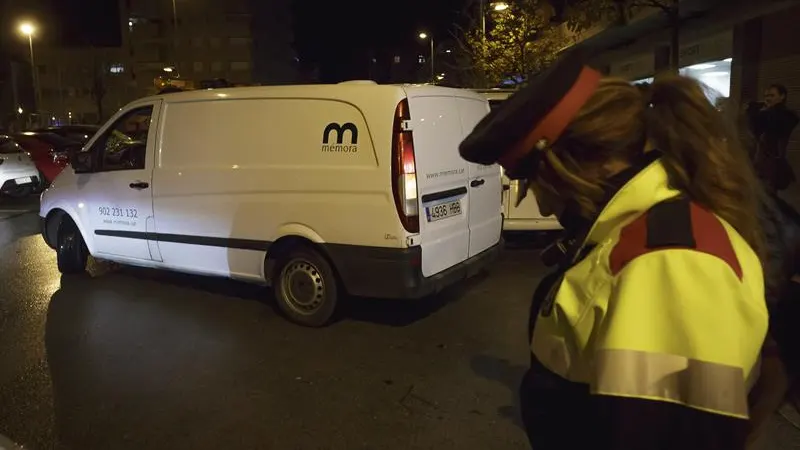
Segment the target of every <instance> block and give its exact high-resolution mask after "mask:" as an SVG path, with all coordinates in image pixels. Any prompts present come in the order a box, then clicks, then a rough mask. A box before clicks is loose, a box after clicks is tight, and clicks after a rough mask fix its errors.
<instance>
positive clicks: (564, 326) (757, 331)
mask: <svg viewBox="0 0 800 450" xmlns="http://www.w3.org/2000/svg"><path fill="white" fill-rule="evenodd" d="M460 152H461V155H462V156H463V157H464V158H465V159H466V160H468V161H471V162H475V163H480V164H494V163H499V164H501V165H502V166H503V168H504V169H505V173H506V174H507V175H509V176H510V177H511V178H512V179H518V180H521V181H523V182H524V183H527V184H529V185H530V189H531V191H532V192H533V193H534V195H535V197H536V201H537V202H538V203H539V207H540V209H541V210H542V213H543V214H549V213H554V214H556V215H557V216H558V218H559V220H560V221H561V223H562V225H564V227H565V233H566V235H565V237H564V239H562V240H560V241H559V243H558V245H556V246H555V247H554V248H555V249H557V253H558V255H559V258H557V259H558V264H557V269H556V270H555V271H554V273H553V274H551V275H549V276H547V277H545V280H544V281H543V282H542V284H540V286H539V287H538V288H537V290H536V293H535V295H534V300H533V305H532V310H531V330H529V331H530V335H529V338H530V341H529V342H530V349H531V368H530V370H529V371H528V372H527V373H526V375H525V377H524V380H523V382H522V386H521V389H520V396H521V405H522V417H523V421H524V423H525V428H526V431H527V433H528V437H529V439H530V442H531V445H532V446H533V448H534V449H537V450H539V449H545V450H547V449H584V448H585V449H593V450H595V449H626V450H634V449H704V450H710V449H711V450H713V449H726V450H731V449H741V448H744V445H745V441H746V437H747V433H748V403H747V396H748V392H749V390H750V387H751V386H752V385H753V383H754V381H755V379H756V378H757V376H758V363H759V351H760V349H761V345H762V343H763V341H764V337H765V335H766V332H767V322H768V317H767V309H766V305H765V300H764V279H763V273H762V265H761V255H762V253H763V251H764V250H763V247H764V243H763V237H762V231H761V229H760V227H759V223H758V217H757V208H758V204H757V201H758V200H757V199H758V192H756V191H755V189H756V186H758V183H756V182H755V175H754V174H753V171H752V168H751V166H750V165H749V164H747V158H746V156H745V155H744V153H743V152H742V151H741V150H740V149H739V148H738V147H737V141H736V139H734V138H733V137H731V136H730V135H729V134H728V132H727V128H726V127H725V125H724V123H723V118H722V117H721V115H720V114H719V113H718V112H717V111H716V110H715V109H714V106H713V105H711V104H710V103H709V102H708V100H707V99H706V97H705V95H704V92H703V89H701V87H700V86H699V85H698V83H696V82H695V81H693V80H691V79H688V78H683V77H679V76H671V77H665V78H660V79H657V80H656V81H655V82H654V83H653V84H652V85H651V86H650V87H649V88H648V89H639V88H637V87H635V86H632V85H631V84H630V83H628V82H627V81H625V80H621V79H613V78H603V77H602V76H601V74H600V73H599V72H597V71H595V70H594V69H592V68H590V67H588V66H586V65H584V64H583V60H582V59H581V57H580V56H579V55H577V54H572V55H568V56H567V57H565V58H564V59H563V60H562V61H560V62H559V63H558V64H556V65H555V66H554V67H552V68H551V69H550V71H549V72H547V73H545V74H543V75H540V76H539V77H537V78H536V79H535V80H534V81H533V82H532V83H531V84H530V85H529V86H528V87H526V88H524V89H522V90H520V91H519V92H518V93H516V94H515V95H514V96H512V97H511V98H510V99H509V100H507V101H506V102H505V103H504V104H502V105H501V106H500V107H499V108H498V109H496V110H494V111H492V112H491V113H490V114H489V115H488V116H487V117H485V118H484V119H483V120H482V121H481V122H480V123H479V124H478V125H477V127H476V128H475V130H474V131H473V132H472V134H471V135H470V136H468V137H467V138H466V139H465V141H464V142H463V143H462V144H461V147H460ZM550 253H552V252H550Z"/></svg>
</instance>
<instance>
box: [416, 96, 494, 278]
mask: <svg viewBox="0 0 800 450" xmlns="http://www.w3.org/2000/svg"><path fill="white" fill-rule="evenodd" d="M442 92H443V90H440V89H436V88H411V89H407V93H408V105H409V112H410V117H411V119H410V121H411V129H412V134H413V137H414V156H415V163H416V173H417V192H418V197H419V221H420V226H419V233H420V242H421V244H420V245H421V247H422V274H423V275H424V276H426V277H429V276H431V275H435V274H437V273H439V272H441V271H443V270H445V269H448V268H450V267H452V266H454V265H456V264H458V263H460V262H462V261H464V260H466V259H467V257H468V255H469V210H470V204H469V203H470V202H469V196H468V192H469V181H468V179H467V163H466V161H464V160H463V159H461V157H460V156H459V154H458V145H459V143H460V142H461V139H462V128H461V119H460V117H459V114H458V106H457V103H456V99H455V98H453V97H452V96H451V95H447V94H442ZM498 199H499V194H498Z"/></svg>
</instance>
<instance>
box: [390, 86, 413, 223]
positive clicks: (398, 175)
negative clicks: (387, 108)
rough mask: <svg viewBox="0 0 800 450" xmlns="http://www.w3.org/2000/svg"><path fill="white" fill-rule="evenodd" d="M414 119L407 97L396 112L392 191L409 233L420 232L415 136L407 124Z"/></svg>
mask: <svg viewBox="0 0 800 450" xmlns="http://www.w3.org/2000/svg"><path fill="white" fill-rule="evenodd" d="M410 118H411V116H410V114H409V109H408V100H403V101H401V102H400V103H399V104H398V105H397V108H396V109H395V114H394V135H393V137H392V191H393V192H394V201H395V206H397V214H398V215H399V216H400V221H401V222H402V223H403V228H405V229H406V231H408V232H409V233H418V232H419V202H418V200H417V167H416V161H415V159H414V138H413V136H412V134H411V131H410V130H406V129H404V127H403V125H404V123H405V122H406V121H407V120H409V119H410Z"/></svg>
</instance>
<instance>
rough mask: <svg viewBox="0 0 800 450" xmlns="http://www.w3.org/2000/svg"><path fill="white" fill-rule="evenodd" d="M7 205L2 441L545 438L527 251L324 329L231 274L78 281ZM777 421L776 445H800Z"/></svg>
mask: <svg viewBox="0 0 800 450" xmlns="http://www.w3.org/2000/svg"><path fill="white" fill-rule="evenodd" d="M3 205H5V206H2V205H0V211H6V210H8V211H11V212H8V213H6V212H0V274H2V275H0V277H2V281H0V434H3V435H6V436H8V437H10V438H12V439H13V440H15V441H17V442H18V443H20V444H23V445H24V446H25V447H26V448H28V449H32V450H39V449H75V450H78V449H81V450H83V449H112V448H113V449H129V448H130V449H133V448H136V449H142V448H146V449H179V448H187V449H200V450H201V449H219V448H231V449H281V450H283V449H300V450H306V449H308V450H316V449H343V450H350V449H381V450H384V449H387V450H391V449H403V450H406V449H436V450H444V449H464V450H470V449H487V448H492V449H494V448H496V449H527V448H528V445H527V443H526V440H525V438H524V434H523V432H522V430H521V428H520V425H519V419H518V406H517V404H516V395H515V390H516V386H517V385H518V383H519V379H520V377H521V375H522V373H523V370H524V365H525V364H526V362H527V352H528V350H527V346H526V343H525V340H526V338H525V329H526V322H527V304H528V299H529V296H530V293H531V292H532V289H533V287H534V285H535V283H536V282H537V281H538V279H539V278H540V277H541V276H542V274H543V268H542V267H541V266H539V265H538V263H537V257H536V254H537V252H536V251H535V250H533V249H531V248H529V246H527V245H522V246H520V247H521V248H511V249H509V250H508V251H506V252H505V254H504V256H503V258H502V260H501V261H499V262H498V264H497V266H496V267H495V268H494V270H493V271H492V272H491V273H490V274H488V275H486V276H482V277H480V278H477V279H475V280H473V281H471V282H470V283H468V284H467V285H465V286H463V287H461V288H459V289H454V290H451V291H450V292H447V293H446V294H445V295H442V296H440V297H439V298H437V299H428V300H426V301H418V302H387V301H380V300H368V299H362V300H357V301H353V302H350V304H348V305H347V307H346V308H345V311H344V313H343V315H342V318H341V319H340V320H339V321H337V322H336V323H334V324H333V325H331V326H330V327H328V328H325V329H307V328H301V327H298V326H295V325H292V324H290V323H288V322H287V321H286V320H284V319H283V318H281V317H280V316H279V315H278V314H277V313H276V311H275V309H274V308H273V305H272V303H271V302H270V300H269V296H268V294H267V292H266V290H265V289H264V288H260V287H257V286H251V285H247V284H242V283H238V282H233V281H229V280H220V279H209V278H202V277H195V276H186V275H181V274H173V273H166V272H156V271H150V270H143V269H133V268H124V267H115V266H111V265H107V264H93V265H92V267H91V275H88V274H87V275H85V276H84V275H81V276H74V277H64V278H62V277H61V276H60V275H59V273H58V271H57V269H56V264H55V255H54V253H53V251H52V250H50V249H49V248H48V247H47V246H46V245H45V244H44V242H43V241H42V239H41V237H40V236H39V235H38V232H39V229H38V217H37V216H36V214H33V213H26V212H25V211H29V210H35V209H36V206H35V204H34V203H31V202H28V203H26V202H16V203H11V204H9V203H5V204H3ZM4 208H5V209H4ZM775 427H776V428H775V432H774V433H771V434H772V436H770V440H774V441H775V442H774V443H771V444H768V445H767V446H765V447H764V448H795V447H794V446H793V445H792V442H794V441H791V439H792V437H793V436H794V433H796V429H795V428H793V427H792V426H790V425H789V424H788V422H786V421H785V420H783V419H781V418H779V417H778V416H776V425H775ZM797 442H800V439H798V441H797Z"/></svg>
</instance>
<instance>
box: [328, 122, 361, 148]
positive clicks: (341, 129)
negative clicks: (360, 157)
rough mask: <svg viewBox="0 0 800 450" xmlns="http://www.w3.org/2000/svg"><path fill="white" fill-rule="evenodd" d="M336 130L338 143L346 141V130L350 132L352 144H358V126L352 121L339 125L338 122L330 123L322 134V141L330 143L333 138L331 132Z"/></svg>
mask: <svg viewBox="0 0 800 450" xmlns="http://www.w3.org/2000/svg"><path fill="white" fill-rule="evenodd" d="M332 131H335V132H336V143H337V144H339V145H341V144H343V143H344V133H345V131H349V132H350V144H351V145H356V144H358V128H357V127H356V126H355V125H354V124H352V123H350V122H347V123H345V124H343V125H339V124H338V123H335V122H334V123H329V124H328V126H327V127H325V131H324V132H323V134H322V143H323V144H328V143H329V142H330V138H331V132H332Z"/></svg>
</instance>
